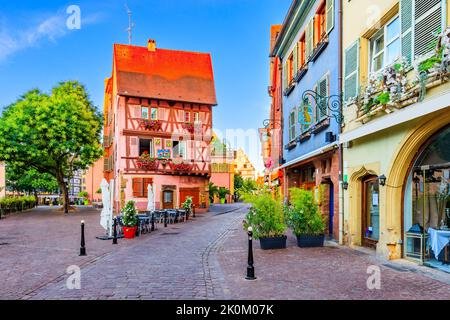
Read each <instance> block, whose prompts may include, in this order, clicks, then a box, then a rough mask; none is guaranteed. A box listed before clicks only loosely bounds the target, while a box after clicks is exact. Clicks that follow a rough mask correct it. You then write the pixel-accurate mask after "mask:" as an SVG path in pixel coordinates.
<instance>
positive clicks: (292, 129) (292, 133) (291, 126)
mask: <svg viewBox="0 0 450 320" xmlns="http://www.w3.org/2000/svg"><path fill="white" fill-rule="evenodd" d="M295 124H296V123H295V110H293V111H292V112H291V114H290V115H289V141H293V140H294V139H295V138H296V132H295Z"/></svg>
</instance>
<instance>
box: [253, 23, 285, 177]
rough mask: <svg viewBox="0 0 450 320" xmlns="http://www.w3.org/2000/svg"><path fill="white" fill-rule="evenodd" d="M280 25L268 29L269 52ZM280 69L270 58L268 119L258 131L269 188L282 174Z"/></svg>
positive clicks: (277, 59)
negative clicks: (280, 168) (280, 169)
mask: <svg viewBox="0 0 450 320" xmlns="http://www.w3.org/2000/svg"><path fill="white" fill-rule="evenodd" d="M281 28H282V25H273V26H271V28H270V50H271V51H272V50H273V47H274V45H275V43H276V40H277V38H278V35H279V33H280V31H281ZM281 72H282V68H281V63H280V59H279V57H271V58H270V82H269V87H268V93H269V96H270V98H271V105H270V114H269V118H268V119H267V120H265V121H264V127H263V128H260V129H259V137H260V141H261V148H262V150H261V156H262V158H263V162H264V166H265V170H264V182H265V183H268V184H270V185H271V186H280V185H281V184H282V180H283V174H282V172H281V171H279V170H278V169H276V168H278V167H280V166H281V165H282V164H283V163H284V162H283V148H282V146H283V142H282V131H281V128H282V124H283V110H282V101H283V99H282V97H283V94H282V73H281Z"/></svg>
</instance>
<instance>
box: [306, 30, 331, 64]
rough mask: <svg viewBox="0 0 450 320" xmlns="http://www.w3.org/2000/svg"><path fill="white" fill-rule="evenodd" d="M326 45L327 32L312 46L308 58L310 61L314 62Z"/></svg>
mask: <svg viewBox="0 0 450 320" xmlns="http://www.w3.org/2000/svg"><path fill="white" fill-rule="evenodd" d="M327 46H328V36H327V34H326V33H325V34H323V35H322V37H321V39H320V41H319V43H318V44H317V46H316V47H315V48H314V51H313V53H312V54H311V57H310V58H309V59H310V61H312V62H314V61H316V60H317V58H318V57H319V56H320V54H321V53H322V51H323V50H325V48H326V47H327Z"/></svg>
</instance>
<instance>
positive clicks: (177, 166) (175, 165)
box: [170, 159, 192, 173]
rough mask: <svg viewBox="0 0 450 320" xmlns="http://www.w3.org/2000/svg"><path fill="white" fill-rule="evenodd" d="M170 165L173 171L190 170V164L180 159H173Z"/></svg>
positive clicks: (182, 171)
mask: <svg viewBox="0 0 450 320" xmlns="http://www.w3.org/2000/svg"><path fill="white" fill-rule="evenodd" d="M170 166H171V169H172V170H173V171H175V172H178V173H184V172H189V171H191V170H192V164H190V163H187V162H184V161H183V160H182V159H173V160H172V162H171V163H170Z"/></svg>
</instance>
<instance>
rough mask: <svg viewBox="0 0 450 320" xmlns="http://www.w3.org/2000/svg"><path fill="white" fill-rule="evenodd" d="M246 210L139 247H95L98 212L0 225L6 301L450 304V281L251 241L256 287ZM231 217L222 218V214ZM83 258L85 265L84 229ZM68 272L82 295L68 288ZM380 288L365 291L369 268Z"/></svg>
mask: <svg viewBox="0 0 450 320" xmlns="http://www.w3.org/2000/svg"><path fill="white" fill-rule="evenodd" d="M246 211H247V208H246V207H245V206H244V205H243V204H232V205H231V204H230V205H225V206H223V205H219V206H214V207H213V208H212V210H211V212H210V213H205V214H198V215H197V217H196V218H195V219H190V220H189V221H187V222H186V223H181V224H176V225H170V226H169V227H168V228H164V227H163V226H159V229H158V230H157V231H155V232H153V233H151V234H147V235H142V236H141V237H139V238H136V239H133V240H119V245H117V246H113V245H112V244H111V241H100V240H96V239H95V236H97V235H100V234H102V233H103V229H102V228H101V226H100V225H99V217H100V211H96V210H92V209H88V208H83V209H80V210H79V211H78V212H77V213H75V214H71V215H69V216H65V215H63V214H62V213H58V212H55V211H51V210H48V208H47V209H42V208H40V209H38V210H34V211H32V212H28V213H23V214H21V215H16V216H12V217H9V218H7V219H5V220H1V221H0V244H2V245H0V283H1V284H2V285H1V286H0V299H450V275H448V274H444V273H442V272H437V271H431V269H428V268H424V267H423V268H421V267H415V266H414V265H412V264H409V265H408V264H407V263H405V262H402V261H395V262H387V261H382V260H378V259H376V258H375V257H374V256H373V255H370V254H366V253H364V252H362V251H359V250H352V249H349V248H346V247H339V246H336V245H334V246H327V247H324V248H312V249H301V248H298V247H297V246H296V242H295V238H294V237H293V236H292V235H289V237H288V248H287V249H284V250H271V251H263V250H261V249H260V248H259V241H255V250H254V255H255V268H256V276H257V277H258V280H256V281H253V282H249V281H246V280H244V276H245V272H246V267H247V236H246V233H245V232H244V230H243V228H242V220H243V218H244V215H245V213H246ZM225 213H226V214H225ZM82 219H84V220H85V221H86V232H87V235H86V241H87V252H88V256H87V257H79V256H78V253H79V241H80V239H79V230H80V220H82ZM70 265H77V266H79V267H80V268H81V290H69V289H68V288H67V286H66V280H67V278H68V275H67V274H66V269H67V267H68V266H70ZM369 266H377V267H379V268H380V270H381V289H380V290H369V289H367V285H366V282H367V279H368V276H369V275H368V274H367V268H368V267H369Z"/></svg>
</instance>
